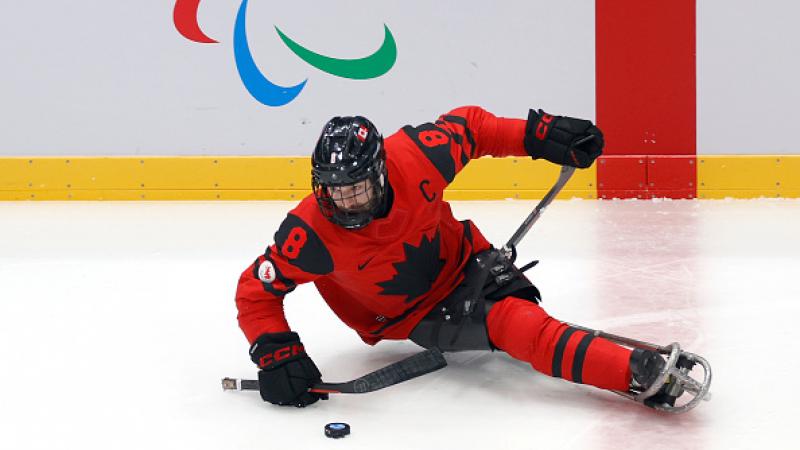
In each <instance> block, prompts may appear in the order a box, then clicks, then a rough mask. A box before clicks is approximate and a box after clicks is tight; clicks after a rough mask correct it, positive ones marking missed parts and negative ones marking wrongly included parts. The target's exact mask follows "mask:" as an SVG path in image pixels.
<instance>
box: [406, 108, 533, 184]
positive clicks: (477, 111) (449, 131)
mask: <svg viewBox="0 0 800 450" xmlns="http://www.w3.org/2000/svg"><path fill="white" fill-rule="evenodd" d="M525 124H526V120H524V119H508V118H502V117H497V116H495V115H494V114H492V113H490V112H488V111H486V110H484V109H483V108H480V107H478V106H464V107H461V108H456V109H454V110H452V111H450V112H449V113H447V114H443V115H441V116H439V119H437V120H436V122H435V123H424V124H422V125H419V126H416V127H412V126H406V127H403V132H404V133H405V134H406V135H408V137H410V138H411V140H412V141H413V142H414V143H415V144H416V145H417V147H419V149H420V150H421V151H422V153H423V154H424V155H425V156H426V157H427V158H428V160H430V162H431V163H432V164H433V165H434V166H435V167H436V169H437V170H438V171H439V173H440V174H441V175H442V177H443V178H444V179H445V181H446V182H447V183H450V182H452V181H453V179H454V178H455V176H456V174H457V173H458V172H460V171H461V170H462V169H463V168H464V167H465V166H466V165H467V163H469V161H470V160H472V159H476V158H480V157H483V156H495V157H503V156H528V153H527V152H526V151H525V147H524V144H523V138H524V136H525Z"/></svg>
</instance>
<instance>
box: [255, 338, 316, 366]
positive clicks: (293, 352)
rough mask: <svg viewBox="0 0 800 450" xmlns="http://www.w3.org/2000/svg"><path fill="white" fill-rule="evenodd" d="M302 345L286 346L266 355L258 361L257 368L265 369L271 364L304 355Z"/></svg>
mask: <svg viewBox="0 0 800 450" xmlns="http://www.w3.org/2000/svg"><path fill="white" fill-rule="evenodd" d="M305 352H306V350H305V349H304V348H303V344H294V345H287V346H286V347H282V348H279V349H277V350H275V351H273V352H271V353H267V354H265V355H264V356H262V357H260V358H259V359H258V367H260V368H262V369H263V368H265V367H267V366H269V365H270V364H272V363H275V362H278V361H283V360H284V359H286V358H290V357H292V356H297V355H300V354H302V353H305Z"/></svg>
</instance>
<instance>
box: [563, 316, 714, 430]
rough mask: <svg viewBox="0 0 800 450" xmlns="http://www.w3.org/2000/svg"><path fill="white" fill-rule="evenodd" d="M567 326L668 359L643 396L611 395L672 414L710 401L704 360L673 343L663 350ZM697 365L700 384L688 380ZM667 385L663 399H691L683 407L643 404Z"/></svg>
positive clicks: (707, 371) (656, 346)
mask: <svg viewBox="0 0 800 450" xmlns="http://www.w3.org/2000/svg"><path fill="white" fill-rule="evenodd" d="M569 325H570V326H571V327H573V328H577V329H579V330H583V331H585V332H587V333H591V334H593V335H595V336H598V337H602V338H605V339H608V340H610V341H612V342H615V343H617V344H621V345H624V346H627V347H633V348H641V349H644V350H653V351H656V352H658V353H661V354H662V355H667V356H668V357H667V363H666V364H665V366H664V369H662V371H661V373H660V374H659V375H658V377H656V380H655V382H654V383H653V384H652V385H651V386H650V387H649V388H648V389H647V390H645V391H643V392H623V391H611V392H614V393H616V394H619V395H621V396H623V397H625V398H629V399H631V400H633V401H635V402H638V403H641V404H644V405H646V406H649V407H651V408H653V409H656V410H659V411H664V412H668V413H674V414H678V413H683V412H686V411H689V410H691V409H693V408H695V407H696V406H697V405H698V404H700V402H701V401H702V400H706V401H708V400H711V393H710V392H709V389H710V388H711V365H709V363H708V361H706V359H705V358H703V357H702V356H700V355H696V354H694V353H689V352H686V351H683V350H681V347H680V345H679V344H678V343H677V342H673V343H672V344H670V345H667V346H661V345H656V344H651V343H649V342H644V341H639V340H636V339H631V338H626V337H623V336H617V335H615V334H611V333H606V332H604V331H600V330H592V329H590V328H586V327H582V326H580V325H574V324H569ZM698 365H699V366H700V367H701V368H702V369H703V381H698V380H697V379H695V378H692V377H691V376H689V373H690V372H691V371H692V368H693V367H694V366H698ZM687 366H688V367H687ZM668 383H671V384H672V386H669V387H668V388H667V392H666V393H667V395H671V396H673V397H676V400H678V399H679V398H682V397H683V396H684V394H688V395H689V396H691V397H692V399H691V400H689V401H688V402H687V403H684V404H682V405H677V406H673V405H669V404H658V403H654V402H652V401H647V400H648V399H649V398H650V397H652V396H654V395H655V394H657V393H658V391H659V390H661V388H662V387H663V386H664V385H665V384H668Z"/></svg>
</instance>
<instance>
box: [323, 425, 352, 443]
mask: <svg viewBox="0 0 800 450" xmlns="http://www.w3.org/2000/svg"><path fill="white" fill-rule="evenodd" d="M348 434H350V425H348V424H346V423H344V422H333V423H329V424H327V425H325V436H328V437H329V438H333V439H339V438H343V437H345V436H347V435H348Z"/></svg>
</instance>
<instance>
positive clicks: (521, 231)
mask: <svg viewBox="0 0 800 450" xmlns="http://www.w3.org/2000/svg"><path fill="white" fill-rule="evenodd" d="M593 137H594V136H588V137H586V138H584V139H583V140H581V141H580V142H578V144H580V143H583V142H586V141H588V140H589V139H592V138H593ZM576 145H577V144H576ZM574 172H575V168H574V167H572V166H562V167H561V174H559V176H558V180H556V184H554V185H553V187H551V188H550V191H548V192H547V194H546V195H545V196H544V198H543V199H542V200H541V201H540V202H539V204H538V205H536V208H534V209H533V211H532V212H531V213H530V214H529V215H528V217H526V218H525V221H524V222H522V225H520V226H519V228H517V231H515V232H514V234H513V235H512V236H511V239H509V240H508V242H507V243H506V245H504V246H503V248H502V249H501V251H502V252H503V254H504V255H505V256H506V258H509V259H510V260H513V257H512V255H513V254H514V251H515V249H516V247H517V244H519V242H520V241H521V240H522V238H523V237H525V235H526V234H528V231H529V230H530V229H531V227H532V226H533V224H534V223H536V221H537V220H539V217H540V216H541V215H542V211H544V209H545V208H547V206H548V205H550V202H552V201H553V199H554V198H556V195H558V193H559V192H561V189H563V188H564V185H565V184H567V181H569V179H570V177H572V174H573V173H574Z"/></svg>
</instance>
